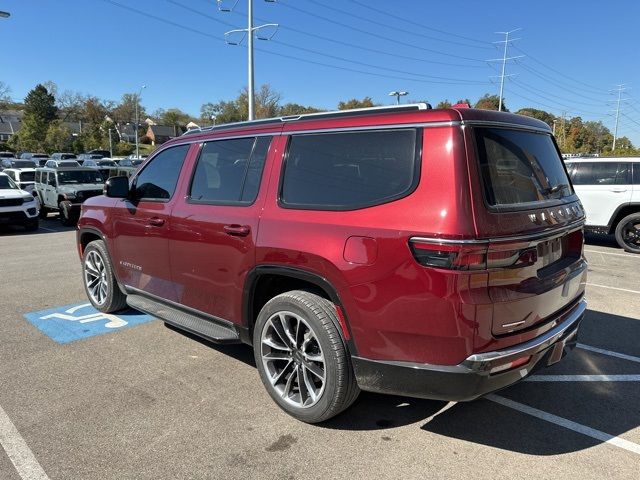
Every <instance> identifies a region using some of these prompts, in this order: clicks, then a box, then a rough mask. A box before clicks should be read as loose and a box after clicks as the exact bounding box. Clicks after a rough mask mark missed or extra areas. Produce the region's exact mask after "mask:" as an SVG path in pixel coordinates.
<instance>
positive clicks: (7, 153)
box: [0, 152, 16, 161]
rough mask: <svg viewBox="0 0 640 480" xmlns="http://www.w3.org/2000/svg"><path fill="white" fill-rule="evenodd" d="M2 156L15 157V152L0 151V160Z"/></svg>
mask: <svg viewBox="0 0 640 480" xmlns="http://www.w3.org/2000/svg"><path fill="white" fill-rule="evenodd" d="M3 158H16V154H15V153H13V152H0V161H1V159H3Z"/></svg>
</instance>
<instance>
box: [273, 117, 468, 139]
mask: <svg viewBox="0 0 640 480" xmlns="http://www.w3.org/2000/svg"><path fill="white" fill-rule="evenodd" d="M460 125H462V122H460V121H459V120H451V121H449V120H448V121H445V122H424V123H423V122H420V123H388V124H384V125H365V126H361V127H336V128H330V127H329V128H313V129H309V130H304V129H298V130H291V131H283V132H281V133H280V135H283V136H284V135H301V134H306V135H313V134H315V133H343V132H362V131H367V130H402V129H407V128H438V127H457V126H460Z"/></svg>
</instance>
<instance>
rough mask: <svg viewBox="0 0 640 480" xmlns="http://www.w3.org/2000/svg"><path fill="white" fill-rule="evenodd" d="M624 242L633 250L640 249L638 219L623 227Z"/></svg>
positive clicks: (639, 223)
mask: <svg viewBox="0 0 640 480" xmlns="http://www.w3.org/2000/svg"><path fill="white" fill-rule="evenodd" d="M622 240H623V241H624V243H625V244H627V245H628V246H629V247H630V248H632V249H637V248H640V222H639V221H638V220H636V219H634V220H631V221H629V222H627V223H626V224H625V225H624V227H622Z"/></svg>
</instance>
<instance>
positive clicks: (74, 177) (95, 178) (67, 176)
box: [58, 170, 103, 185]
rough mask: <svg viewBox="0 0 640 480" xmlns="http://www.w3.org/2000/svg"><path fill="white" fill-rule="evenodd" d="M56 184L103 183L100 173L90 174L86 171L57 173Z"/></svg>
mask: <svg viewBox="0 0 640 480" xmlns="http://www.w3.org/2000/svg"><path fill="white" fill-rule="evenodd" d="M58 182H59V183H60V184H65V185H66V184H70V183H103V181H102V176H101V175H100V172H90V171H88V170H66V171H64V170H63V171H59V172H58Z"/></svg>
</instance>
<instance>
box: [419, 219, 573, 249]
mask: <svg viewBox="0 0 640 480" xmlns="http://www.w3.org/2000/svg"><path fill="white" fill-rule="evenodd" d="M582 227H584V219H582V220H578V221H577V222H573V223H570V224H568V225H565V226H564V227H562V228H548V229H546V230H543V231H541V232H536V233H528V234H525V235H514V236H510V237H494V238H484V239H473V238H470V239H463V240H459V239H449V238H438V237H411V238H410V239H409V241H410V242H416V243H429V244H434V245H484V244H487V243H490V242H517V241H531V240H539V239H541V238H546V237H553V236H556V235H562V234H564V233H567V232H570V231H572V230H578V229H580V228H582Z"/></svg>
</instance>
